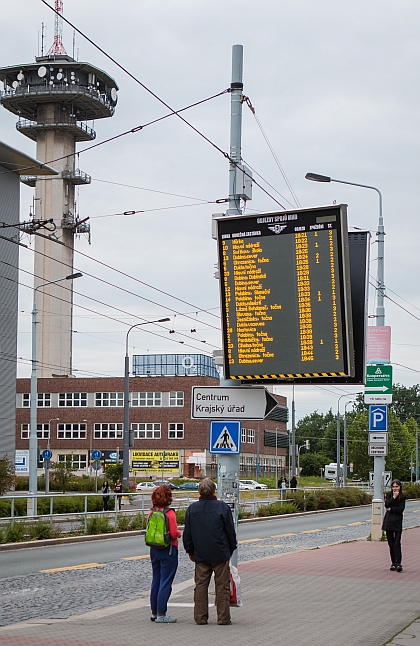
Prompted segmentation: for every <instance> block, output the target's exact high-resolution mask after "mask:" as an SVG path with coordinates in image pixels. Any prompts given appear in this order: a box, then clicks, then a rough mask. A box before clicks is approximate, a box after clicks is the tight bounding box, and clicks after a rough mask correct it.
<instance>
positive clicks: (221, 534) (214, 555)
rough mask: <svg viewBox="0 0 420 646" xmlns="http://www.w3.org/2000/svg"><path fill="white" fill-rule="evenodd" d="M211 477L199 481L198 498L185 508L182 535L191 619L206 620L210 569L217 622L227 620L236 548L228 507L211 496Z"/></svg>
mask: <svg viewBox="0 0 420 646" xmlns="http://www.w3.org/2000/svg"><path fill="white" fill-rule="evenodd" d="M215 491H216V485H215V484H214V482H213V481H212V480H210V479H209V478H206V479H205V480H202V481H201V482H200V484H199V487H198V492H199V494H200V498H199V499H198V501H197V502H194V503H193V504H192V505H190V506H189V507H188V509H187V513H186V516H185V529H184V533H183V535H182V541H183V543H184V548H185V551H186V552H187V553H188V555H189V557H190V559H191V561H193V562H194V563H195V575H194V580H195V588H194V620H195V622H196V624H199V625H202V624H206V623H207V622H208V618H209V600H208V590H209V583H210V579H211V575H212V572H214V584H215V589H216V607H217V623H218V624H219V625H227V624H230V623H232V622H231V620H230V573H229V559H230V557H231V556H232V554H233V552H234V551H235V550H236V547H237V542H236V533H235V525H234V522H233V517H232V512H231V510H230V507H229V506H228V505H227V504H226V503H225V502H224V501H223V500H218V499H217V498H216V496H215V495H214V494H215Z"/></svg>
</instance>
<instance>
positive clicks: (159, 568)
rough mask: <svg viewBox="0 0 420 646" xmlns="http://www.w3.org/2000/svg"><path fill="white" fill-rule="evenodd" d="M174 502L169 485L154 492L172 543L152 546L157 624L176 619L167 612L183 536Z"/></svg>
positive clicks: (152, 596) (153, 616) (155, 504)
mask: <svg viewBox="0 0 420 646" xmlns="http://www.w3.org/2000/svg"><path fill="white" fill-rule="evenodd" d="M171 504H172V491H171V488H170V486H169V485H160V486H159V487H156V489H154V490H153V492H152V505H153V507H152V509H151V510H150V512H149V516H150V514H151V513H152V511H153V510H156V509H158V510H160V511H163V510H166V516H167V520H168V529H169V535H170V539H171V542H170V545H168V547H165V548H164V549H157V548H156V547H151V548H150V560H151V563H152V572H153V579H152V586H151V589H150V608H151V611H152V613H151V617H150V619H151V621H155V622H156V623H157V624H160V623H164V624H174V623H176V619H174V618H173V617H170V616H169V615H167V614H166V611H167V609H168V600H169V597H170V596H171V592H172V582H173V580H174V577H175V574H176V571H177V568H178V538H180V536H181V532H180V531H179V529H178V527H177V525H176V514H175V511H174V509H168V507H169V506H170V505H171Z"/></svg>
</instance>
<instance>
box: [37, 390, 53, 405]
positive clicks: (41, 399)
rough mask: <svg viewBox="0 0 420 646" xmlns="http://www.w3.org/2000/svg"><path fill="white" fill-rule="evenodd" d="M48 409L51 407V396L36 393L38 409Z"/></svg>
mask: <svg viewBox="0 0 420 646" xmlns="http://www.w3.org/2000/svg"><path fill="white" fill-rule="evenodd" d="M50 407H51V394H50V393H38V408H50Z"/></svg>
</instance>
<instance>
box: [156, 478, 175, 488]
mask: <svg viewBox="0 0 420 646" xmlns="http://www.w3.org/2000/svg"><path fill="white" fill-rule="evenodd" d="M164 484H166V485H169V486H170V488H171V489H172V490H174V489H179V487H178V485H175V484H172V482H169V480H156V481H155V482H154V483H153V486H154V487H160V485H164Z"/></svg>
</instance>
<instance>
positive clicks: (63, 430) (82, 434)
mask: <svg viewBox="0 0 420 646" xmlns="http://www.w3.org/2000/svg"><path fill="white" fill-rule="evenodd" d="M57 439H58V440H85V439H86V424H57Z"/></svg>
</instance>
